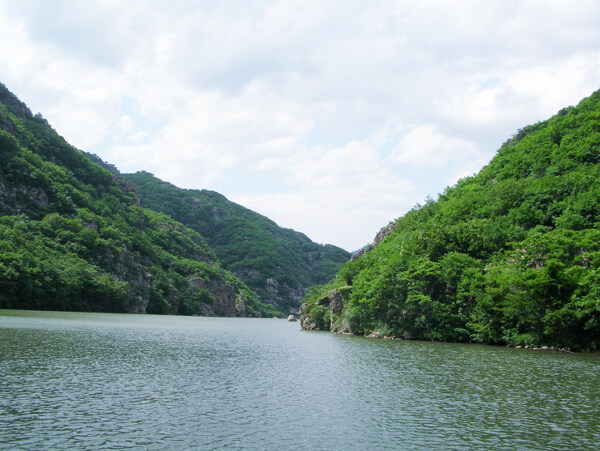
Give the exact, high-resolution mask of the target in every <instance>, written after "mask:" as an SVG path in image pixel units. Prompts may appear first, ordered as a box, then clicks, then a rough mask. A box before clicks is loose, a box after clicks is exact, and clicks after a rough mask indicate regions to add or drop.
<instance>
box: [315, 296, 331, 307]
mask: <svg viewBox="0 0 600 451" xmlns="http://www.w3.org/2000/svg"><path fill="white" fill-rule="evenodd" d="M330 303H331V298H330V297H329V296H325V297H322V298H321V299H319V300H318V301H317V302H315V304H316V305H329V304H330Z"/></svg>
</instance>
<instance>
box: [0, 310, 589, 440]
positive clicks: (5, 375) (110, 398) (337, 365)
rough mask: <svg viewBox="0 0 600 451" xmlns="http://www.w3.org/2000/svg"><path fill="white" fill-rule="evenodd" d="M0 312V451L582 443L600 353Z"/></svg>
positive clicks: (206, 322) (286, 326) (207, 322)
mask: <svg viewBox="0 0 600 451" xmlns="http://www.w3.org/2000/svg"><path fill="white" fill-rule="evenodd" d="M27 315H28V316H23V317H19V316H12V317H3V316H0V355H1V356H2V357H1V358H0V400H1V402H0V422H1V423H2V427H1V428H0V448H5V449H8V448H11V449H12V448H24V449H48V448H54V449H131V448H133V449H165V448H169V449H192V448H202V449H223V448H227V449H278V448H285V449H287V448H294V449H306V450H309V449H310V450H313V449H323V450H336V449H398V448H402V449H428V448H438V449H439V448H444V449H448V448H451V449H490V448H493V449H515V448H518V449H540V448H544V449H561V448H570V447H578V448H581V449H594V448H595V447H596V446H597V443H599V442H600V432H599V431H600V424H599V419H598V418H599V415H598V412H599V410H600V405H599V401H598V400H599V399H600V387H599V384H597V380H598V376H600V359H599V358H598V356H591V355H565V354H553V353H527V352H518V351H517V350H513V349H506V348H496V347H485V346H474V345H453V344H444V343H425V342H405V341H383V340H381V341H376V340H365V339H361V338H357V337H344V336H334V335H331V334H327V333H316V332H315V333H312V332H303V331H300V330H299V329H298V327H297V325H295V324H293V323H287V322H285V321H278V320H270V319H269V320H267V319H262V320H261V319H231V318H181V317H155V316H150V315H147V316H132V315H101V314H67V313H60V314H59V313H38V314H37V316H35V315H33V316H32V314H31V312H29V313H28V314H27Z"/></svg>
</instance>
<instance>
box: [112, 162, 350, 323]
mask: <svg viewBox="0 0 600 451" xmlns="http://www.w3.org/2000/svg"><path fill="white" fill-rule="evenodd" d="M123 177H124V180H126V181H128V182H131V183H133V184H134V185H135V186H136V188H137V191H138V192H139V194H140V199H141V204H142V206H144V207H147V208H151V209H153V210H156V211H160V212H162V213H165V214H167V215H169V216H171V217H172V218H173V219H175V220H176V221H179V222H181V223H182V224H184V225H185V226H186V227H189V228H191V229H193V230H195V231H197V232H199V233H200V234H201V235H202V236H203V237H204V238H205V239H206V241H207V243H208V244H209V245H210V247H211V248H212V249H213V250H214V251H215V253H216V255H217V257H218V259H219V261H220V262H221V263H222V264H223V266H224V267H225V268H227V269H228V270H230V271H232V272H233V273H234V274H235V275H236V276H237V277H238V278H239V279H241V280H242V281H243V282H244V283H246V284H247V285H248V286H249V287H250V288H252V289H253V290H254V291H255V292H256V293H257V294H258V296H259V298H260V299H261V300H262V301H264V302H267V303H269V304H271V305H274V306H275V307H276V308H277V309H278V310H281V311H283V312H286V313H287V312H289V311H290V310H292V311H293V310H295V309H297V308H298V306H299V305H300V300H301V299H302V298H303V296H304V295H305V293H306V291H307V289H308V288H309V287H310V286H312V285H315V284H321V283H325V282H327V281H328V280H330V279H331V278H332V277H333V276H334V275H335V273H336V272H337V271H338V270H339V269H340V267H341V264H342V263H344V262H346V261H348V259H349V257H350V254H349V253H348V252H346V251H344V250H343V249H340V248H338V247H335V246H331V245H320V244H316V243H314V242H312V241H311V240H310V239H309V238H308V237H307V236H305V235H303V234H302V233H298V232H295V231H293V230H290V229H284V228H281V227H279V226H278V225H277V224H275V223H274V222H273V221H271V220H270V219H268V218H266V217H264V216H262V215H260V214H258V213H256V212H254V211H251V210H249V209H247V208H244V207H242V206H241V205H238V204H236V203H234V202H231V201H229V200H227V199H226V198H225V197H224V196H222V195H221V194H218V193H215V192H213V191H206V190H186V189H181V188H177V187H176V186H173V185H172V184H170V183H166V182H164V181H162V180H160V179H158V178H156V177H154V176H153V175H152V174H149V173H147V172H138V173H136V174H125V175H124V176H123Z"/></svg>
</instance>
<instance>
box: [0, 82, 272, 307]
mask: <svg viewBox="0 0 600 451" xmlns="http://www.w3.org/2000/svg"><path fill="white" fill-rule="evenodd" d="M0 308H23V309H57V310H86V311H107V312H148V313H176V314H204V315H227V316H245V315H260V314H265V315H272V314H274V313H275V312H274V311H273V309H272V308H271V307H269V306H267V305H264V304H262V303H261V302H260V301H259V300H258V299H257V298H256V295H255V293H253V292H252V290H250V289H249V288H248V287H246V286H245V285H244V284H243V283H241V282H240V281H239V280H238V279H236V278H235V277H234V276H233V275H232V274H231V273H230V272H228V271H225V270H223V269H222V268H221V267H220V265H219V264H218V263H217V261H216V257H215V255H214V252H213V251H212V250H211V249H210V248H209V247H208V246H207V245H206V243H205V242H204V241H203V239H202V237H201V236H200V235H199V234H198V233H197V232H195V231H193V230H190V229H187V228H185V227H184V226H182V225H181V224H179V223H177V222H175V221H173V220H172V219H171V218H169V217H167V216H166V215H163V214H160V213H156V212H153V211H151V210H148V209H144V208H142V207H140V206H139V204H138V202H137V194H136V192H135V190H134V189H133V187H132V186H131V185H129V184H128V183H126V182H125V181H123V180H122V179H121V178H120V177H119V176H118V174H112V173H110V172H109V171H107V170H105V169H103V168H101V167H100V166H98V165H97V164H95V163H93V162H92V161H90V159H89V158H87V157H86V156H85V155H84V154H83V153H82V152H80V151H79V150H77V149H75V148H74V147H72V146H70V145H69V144H68V143H67V142H66V141H65V140H64V139H63V138H61V137H60V136H59V135H58V134H57V133H56V132H55V131H54V130H53V129H52V128H51V127H50V126H49V125H48V123H47V122H46V121H45V120H44V119H43V118H42V117H41V116H40V115H35V116H33V115H32V114H31V112H30V111H29V109H28V108H27V106H26V105H25V104H23V103H22V102H20V101H19V100H18V99H17V98H16V97H15V96H14V95H13V94H12V93H10V92H9V91H8V90H7V89H6V87H5V86H4V85H1V84H0Z"/></svg>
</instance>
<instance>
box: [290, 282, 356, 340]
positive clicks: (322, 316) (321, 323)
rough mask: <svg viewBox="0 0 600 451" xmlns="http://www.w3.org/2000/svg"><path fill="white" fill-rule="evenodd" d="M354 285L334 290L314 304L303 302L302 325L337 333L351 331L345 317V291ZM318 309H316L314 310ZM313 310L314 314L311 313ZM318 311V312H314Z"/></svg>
mask: <svg viewBox="0 0 600 451" xmlns="http://www.w3.org/2000/svg"><path fill="white" fill-rule="evenodd" d="M351 290H352V287H349V286H345V287H341V288H340V289H339V290H333V291H332V292H331V293H329V294H328V295H327V296H323V297H322V298H320V299H318V300H317V301H316V302H315V303H314V304H312V305H310V304H307V303H304V304H302V306H301V307H300V326H301V327H302V329H305V330H329V331H331V332H336V333H342V334H346V333H350V325H349V323H348V320H347V319H346V318H345V317H344V307H345V302H344V293H349V292H350V291H351ZM313 309H316V310H313ZM311 311H312V312H313V314H311ZM315 311H316V314H315V313H314V312H315Z"/></svg>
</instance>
